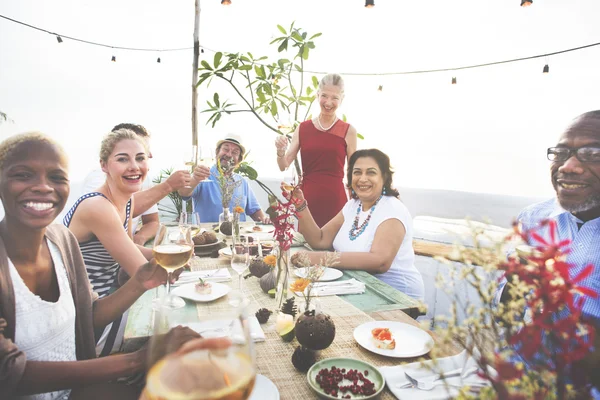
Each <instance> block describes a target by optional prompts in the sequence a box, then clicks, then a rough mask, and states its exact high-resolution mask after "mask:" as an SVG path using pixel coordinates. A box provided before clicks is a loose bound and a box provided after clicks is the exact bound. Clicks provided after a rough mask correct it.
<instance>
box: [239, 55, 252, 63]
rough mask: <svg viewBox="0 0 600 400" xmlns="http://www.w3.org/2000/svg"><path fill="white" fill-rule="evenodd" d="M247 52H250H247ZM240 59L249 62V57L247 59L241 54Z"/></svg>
mask: <svg viewBox="0 0 600 400" xmlns="http://www.w3.org/2000/svg"><path fill="white" fill-rule="evenodd" d="M248 54H250V53H248ZM240 60H242V61H244V62H247V63H249V62H250V59H249V58H248V57H246V56H241V57H240Z"/></svg>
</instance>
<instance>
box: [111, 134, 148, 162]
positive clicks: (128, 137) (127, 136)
mask: <svg viewBox="0 0 600 400" xmlns="http://www.w3.org/2000/svg"><path fill="white" fill-rule="evenodd" d="M122 140H136V141H138V142H139V143H141V144H142V146H144V151H145V152H146V154H148V143H146V141H145V140H144V139H142V138H141V137H140V136H138V135H137V134H136V133H135V132H134V131H132V130H131V129H117V130H116V131H112V132H110V133H109V134H108V135H106V136H104V139H102V144H101V145H100V161H104V162H107V161H108V157H110V155H111V154H112V152H113V150H114V149H115V146H116V145H117V143H119V142H120V141H122Z"/></svg>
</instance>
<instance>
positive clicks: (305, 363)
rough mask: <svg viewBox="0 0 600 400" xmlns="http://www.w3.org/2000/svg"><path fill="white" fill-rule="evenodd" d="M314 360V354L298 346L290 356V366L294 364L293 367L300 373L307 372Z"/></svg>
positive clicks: (315, 357)
mask: <svg viewBox="0 0 600 400" xmlns="http://www.w3.org/2000/svg"><path fill="white" fill-rule="evenodd" d="M316 360H317V356H316V353H315V352H314V351H313V350H310V349H307V348H306V347H303V346H298V348H296V350H295V351H294V354H292V364H294V367H296V369H297V370H298V371H300V372H306V371H308V370H309V369H310V367H312V366H313V364H314V363H315V361H316Z"/></svg>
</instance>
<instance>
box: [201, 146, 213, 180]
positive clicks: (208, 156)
mask: <svg viewBox="0 0 600 400" xmlns="http://www.w3.org/2000/svg"><path fill="white" fill-rule="evenodd" d="M198 164H199V165H203V166H205V167H206V168H208V169H211V168H212V166H213V165H215V153H214V151H212V150H209V149H208V148H200V155H199V159H198ZM201 182H211V180H210V179H209V178H208V177H207V178H206V179H204V180H203V181H201Z"/></svg>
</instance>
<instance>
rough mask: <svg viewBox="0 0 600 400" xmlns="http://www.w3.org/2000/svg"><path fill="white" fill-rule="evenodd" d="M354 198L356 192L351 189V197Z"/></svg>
mask: <svg viewBox="0 0 600 400" xmlns="http://www.w3.org/2000/svg"><path fill="white" fill-rule="evenodd" d="M354 196H356V192H355V191H354V189H352V197H354Z"/></svg>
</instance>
